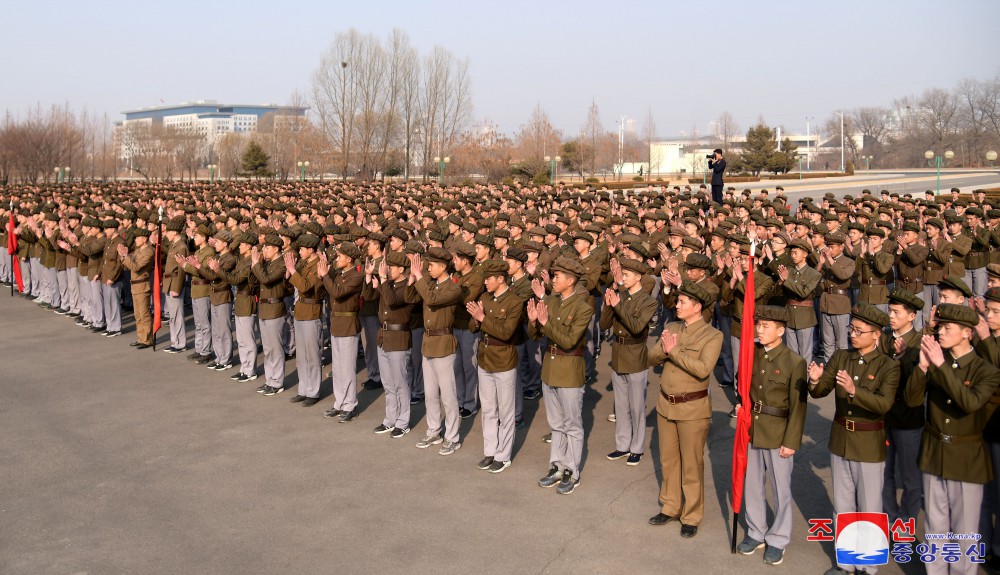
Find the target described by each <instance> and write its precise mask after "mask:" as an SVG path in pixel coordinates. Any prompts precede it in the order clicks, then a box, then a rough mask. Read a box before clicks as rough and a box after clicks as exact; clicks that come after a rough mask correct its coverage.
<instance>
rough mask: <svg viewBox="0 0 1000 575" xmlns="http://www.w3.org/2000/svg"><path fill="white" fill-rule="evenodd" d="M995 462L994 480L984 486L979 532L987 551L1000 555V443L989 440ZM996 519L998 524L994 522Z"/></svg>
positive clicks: (992, 458)
mask: <svg viewBox="0 0 1000 575" xmlns="http://www.w3.org/2000/svg"><path fill="white" fill-rule="evenodd" d="M986 445H988V446H989V448H990V460H991V461H992V463H993V480H992V481H990V482H989V483H987V484H986V487H984V488H983V505H982V507H981V508H980V511H979V533H982V535H983V542H985V543H986V552H987V553H991V554H992V555H993V556H994V557H1000V443H993V442H988V443H987V444H986ZM994 520H996V522H997V524H996V525H994V524H993V522H994Z"/></svg>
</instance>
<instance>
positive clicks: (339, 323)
mask: <svg viewBox="0 0 1000 575" xmlns="http://www.w3.org/2000/svg"><path fill="white" fill-rule="evenodd" d="M364 283H365V276H364V275H362V274H361V272H359V271H358V269H357V268H355V267H354V266H350V267H347V268H344V269H342V270H336V269H333V270H330V273H328V274H326V275H325V276H323V287H324V288H325V289H326V293H327V295H329V296H330V335H331V336H333V337H352V336H355V335H357V334H358V333H359V332H360V331H361V321H360V320H359V319H358V312H359V311H361V288H362V285H363V284H364Z"/></svg>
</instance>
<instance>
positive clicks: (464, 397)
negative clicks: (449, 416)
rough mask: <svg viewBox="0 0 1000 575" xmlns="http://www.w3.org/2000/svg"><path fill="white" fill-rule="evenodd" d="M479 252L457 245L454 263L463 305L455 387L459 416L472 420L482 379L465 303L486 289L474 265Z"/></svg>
mask: <svg viewBox="0 0 1000 575" xmlns="http://www.w3.org/2000/svg"><path fill="white" fill-rule="evenodd" d="M475 258H476V250H475V248H474V247H473V246H471V245H469V244H468V243H466V242H458V243H456V244H455V253H454V259H453V264H454V266H455V272H456V273H457V274H458V276H457V279H458V282H457V283H458V287H459V288H461V290H462V300H463V301H462V305H460V306H458V308H456V309H455V324H454V334H455V340H456V341H457V342H458V353H457V356H456V358H455V385H456V388H457V392H458V407H459V415H461V417H462V419H465V418H467V417H472V416H473V415H475V414H476V412H478V411H479V408H478V407H477V403H478V401H477V400H478V394H477V389H478V387H479V377H478V375H477V373H476V369H477V367H476V361H477V360H476V345H477V344H478V340H479V338H478V336H477V335H476V334H474V333H472V331H470V330H469V312H467V311H466V309H465V304H467V303H469V302H472V301H476V300H477V299H479V296H480V295H482V293H483V289H484V287H485V285H484V282H483V275H482V273H481V272H480V271H479V269H478V267H477V266H474V265H473V263H474V262H475Z"/></svg>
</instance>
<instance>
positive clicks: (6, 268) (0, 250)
mask: <svg viewBox="0 0 1000 575" xmlns="http://www.w3.org/2000/svg"><path fill="white" fill-rule="evenodd" d="M6 223H7V222H3V225H6ZM10 269H11V264H10V254H9V253H7V246H6V245H2V246H0V282H9V281H10V275H11V274H10Z"/></svg>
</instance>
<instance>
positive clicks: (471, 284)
mask: <svg viewBox="0 0 1000 575" xmlns="http://www.w3.org/2000/svg"><path fill="white" fill-rule="evenodd" d="M458 287H459V288H460V289H461V290H462V303H461V305H459V306H458V308H456V309H455V325H454V327H455V329H469V321H470V320H471V319H472V318H471V317H470V316H469V312H468V311H467V310H466V309H465V304H467V303H469V302H470V301H476V300H477V299H479V296H481V295H483V290H485V289H486V282H485V280H484V279H483V274H482V273H480V272H479V271H477V270H476V269H475V268H474V269H473V270H472V271H470V272H468V273H466V274H465V275H461V276H458Z"/></svg>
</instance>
